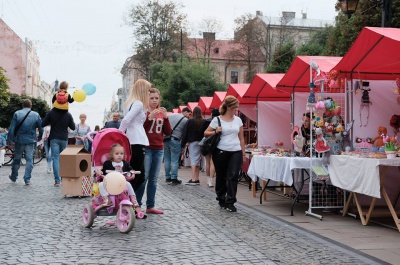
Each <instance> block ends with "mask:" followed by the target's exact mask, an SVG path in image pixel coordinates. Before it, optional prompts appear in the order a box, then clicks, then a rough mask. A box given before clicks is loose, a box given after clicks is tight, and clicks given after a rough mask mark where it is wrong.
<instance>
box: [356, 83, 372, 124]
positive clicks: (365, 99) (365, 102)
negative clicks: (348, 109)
mask: <svg viewBox="0 0 400 265" xmlns="http://www.w3.org/2000/svg"><path fill="white" fill-rule="evenodd" d="M356 84H357V82H356ZM360 85H362V87H361V88H360V90H362V91H363V92H362V96H361V104H360V127H362V126H363V121H362V115H361V114H362V110H363V109H364V108H366V110H367V117H366V123H365V124H364V127H366V126H367V125H368V118H369V106H370V105H372V102H371V100H370V97H369V92H370V91H371V89H370V88H369V82H361V81H360V83H358V86H357V88H356V94H357V90H358V87H359V86H360Z"/></svg>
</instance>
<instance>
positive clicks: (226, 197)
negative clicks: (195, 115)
mask: <svg viewBox="0 0 400 265" xmlns="http://www.w3.org/2000/svg"><path fill="white" fill-rule="evenodd" d="M238 108H239V101H238V100H237V98H235V97H233V96H227V97H226V98H225V99H224V101H223V102H222V104H221V106H220V108H219V112H220V113H221V116H219V119H220V121H221V126H218V119H217V118H218V117H215V118H214V119H213V120H212V121H211V123H210V126H209V127H208V128H207V130H206V131H205V132H204V136H205V137H211V136H213V135H215V134H217V133H221V139H220V141H219V143H218V145H217V148H215V150H214V153H213V154H212V160H213V162H214V166H215V172H216V174H217V178H216V181H215V192H216V193H217V200H218V202H219V205H220V206H221V207H222V208H225V209H227V210H228V211H230V212H236V207H235V206H234V203H235V202H236V192H237V185H238V179H239V171H240V168H241V166H242V164H243V163H244V161H245V159H244V157H245V155H246V152H245V147H244V137H243V123H242V120H241V119H240V118H239V117H238V116H236V115H235V114H236V112H237V110H238Z"/></svg>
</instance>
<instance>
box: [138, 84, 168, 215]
mask: <svg viewBox="0 0 400 265" xmlns="http://www.w3.org/2000/svg"><path fill="white" fill-rule="evenodd" d="M143 127H144V130H145V131H146V135H147V138H148V139H149V145H148V146H146V147H145V156H144V177H145V181H144V182H143V183H142V184H141V185H139V187H138V188H137V189H136V197H137V200H138V202H139V204H140V205H142V198H143V194H144V191H145V189H146V187H147V201H146V208H147V210H146V213H154V214H163V213H164V212H163V211H161V210H159V209H157V208H155V197H156V191H157V178H158V174H159V173H160V169H161V164H162V160H163V156H164V142H163V140H164V136H163V135H164V134H165V135H170V134H171V124H170V123H169V120H168V117H167V110H166V109H165V108H162V107H160V91H159V90H158V89H157V88H151V89H150V102H149V109H148V112H147V118H146V120H145V122H144V124H143Z"/></svg>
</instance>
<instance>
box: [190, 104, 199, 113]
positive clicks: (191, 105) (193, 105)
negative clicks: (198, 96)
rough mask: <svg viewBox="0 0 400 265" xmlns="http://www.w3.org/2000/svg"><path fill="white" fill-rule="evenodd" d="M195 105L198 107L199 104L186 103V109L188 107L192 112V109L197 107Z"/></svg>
mask: <svg viewBox="0 0 400 265" xmlns="http://www.w3.org/2000/svg"><path fill="white" fill-rule="evenodd" d="M197 105H199V102H188V104H187V107H188V108H189V109H190V110H191V111H193V109H194V108H195V107H197Z"/></svg>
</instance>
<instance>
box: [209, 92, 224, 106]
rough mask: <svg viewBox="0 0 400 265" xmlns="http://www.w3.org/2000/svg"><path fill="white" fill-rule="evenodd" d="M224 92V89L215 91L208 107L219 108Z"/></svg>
mask: <svg viewBox="0 0 400 265" xmlns="http://www.w3.org/2000/svg"><path fill="white" fill-rule="evenodd" d="M225 96H226V92H225V91H215V92H214V95H213V99H212V101H211V104H210V109H214V108H216V109H219V106H221V103H222V101H223V100H224V99H225Z"/></svg>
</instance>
